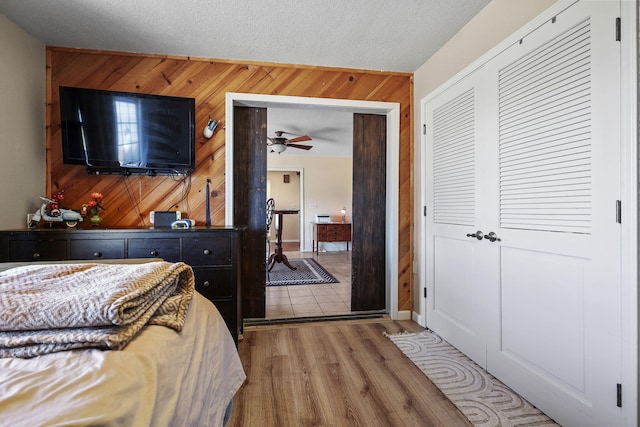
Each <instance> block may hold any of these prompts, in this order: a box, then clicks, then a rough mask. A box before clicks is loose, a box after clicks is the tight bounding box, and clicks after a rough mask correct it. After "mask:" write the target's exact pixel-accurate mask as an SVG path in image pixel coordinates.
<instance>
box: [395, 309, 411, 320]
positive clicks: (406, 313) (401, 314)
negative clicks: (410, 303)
mask: <svg viewBox="0 0 640 427" xmlns="http://www.w3.org/2000/svg"><path fill="white" fill-rule="evenodd" d="M398 320H411V310H401V311H398Z"/></svg>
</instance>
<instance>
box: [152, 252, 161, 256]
mask: <svg viewBox="0 0 640 427" xmlns="http://www.w3.org/2000/svg"><path fill="white" fill-rule="evenodd" d="M158 254H159V252H158V251H151V256H158Z"/></svg>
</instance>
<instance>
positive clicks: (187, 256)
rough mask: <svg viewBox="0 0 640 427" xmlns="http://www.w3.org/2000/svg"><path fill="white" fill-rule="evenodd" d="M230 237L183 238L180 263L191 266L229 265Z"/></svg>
mask: <svg viewBox="0 0 640 427" xmlns="http://www.w3.org/2000/svg"><path fill="white" fill-rule="evenodd" d="M232 247H233V245H232V244H231V238H230V237H208V238H205V239H200V238H197V237H196V238H184V239H182V261H184V262H185V263H187V264H189V265H191V266H192V267H193V266H199V265H230V264H231V248H232Z"/></svg>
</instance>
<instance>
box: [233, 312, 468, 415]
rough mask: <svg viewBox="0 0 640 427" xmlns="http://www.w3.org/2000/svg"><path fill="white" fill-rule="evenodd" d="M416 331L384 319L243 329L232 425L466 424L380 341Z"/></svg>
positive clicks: (393, 349)
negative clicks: (241, 376) (241, 373)
mask: <svg viewBox="0 0 640 427" xmlns="http://www.w3.org/2000/svg"><path fill="white" fill-rule="evenodd" d="M420 330H422V328H421V327H420V326H419V325H417V324H415V323H413V322H410V321H403V322H394V321H388V320H386V321H385V320H381V321H378V322H371V321H343V322H325V323H322V324H292V325H278V326H277V327H274V328H270V329H269V328H256V329H249V330H245V334H244V339H243V340H242V341H241V342H240V344H239V352H240V357H241V359H242V362H243V366H244V367H245V372H246V373H247V381H246V383H245V384H244V385H243V387H242V388H241V389H240V391H239V392H238V394H237V395H236V398H235V401H234V410H233V413H232V417H231V420H230V422H229V426H235V427H243V426H268V427H271V426H273V427H280V426H282V427H289V426H295V427H298V426H319V427H320V426H339V427H341V426H345V427H346V426H349V427H352V426H363V427H369V426H385V427H387V426H389V427H391V426H447V427H449V426H453V427H455V426H470V425H471V424H470V423H469V422H468V421H467V419H466V418H465V417H464V416H463V415H462V413H460V411H459V410H458V409H457V408H456V407H455V406H454V405H453V404H452V403H451V402H450V401H449V400H448V399H447V398H446V397H445V396H444V395H443V394H442V393H441V392H440V390H438V389H437V388H436V387H435V385H434V384H433V383H432V382H431V381H429V379H428V378H427V377H426V376H425V375H424V374H423V373H422V372H421V371H420V370H419V369H418V368H417V367H416V366H415V365H414V364H413V363H412V362H411V361H410V360H409V359H408V358H406V357H405V356H404V355H403V354H402V352H401V351H400V350H399V349H398V348H397V347H396V346H395V345H394V344H393V343H392V342H391V341H390V340H389V339H388V338H386V337H384V336H383V333H384V332H386V333H389V334H394V333H400V332H402V331H409V332H417V331H420Z"/></svg>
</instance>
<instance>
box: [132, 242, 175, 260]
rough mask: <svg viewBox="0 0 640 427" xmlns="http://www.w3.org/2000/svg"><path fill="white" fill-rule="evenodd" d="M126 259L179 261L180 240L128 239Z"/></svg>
mask: <svg viewBox="0 0 640 427" xmlns="http://www.w3.org/2000/svg"><path fill="white" fill-rule="evenodd" d="M127 257H128V258H162V259H163V260H165V261H170V262H178V261H180V239H129V241H128V250H127Z"/></svg>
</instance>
